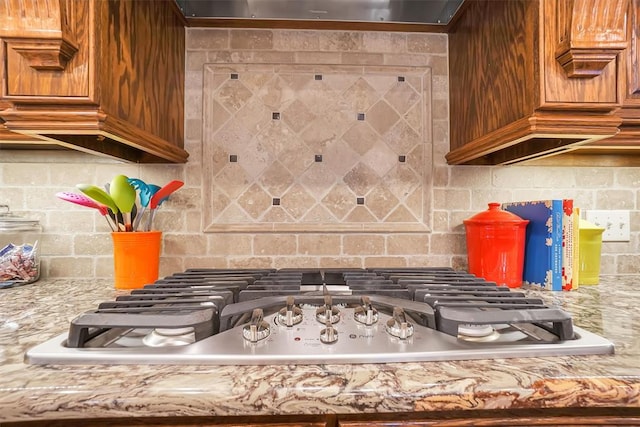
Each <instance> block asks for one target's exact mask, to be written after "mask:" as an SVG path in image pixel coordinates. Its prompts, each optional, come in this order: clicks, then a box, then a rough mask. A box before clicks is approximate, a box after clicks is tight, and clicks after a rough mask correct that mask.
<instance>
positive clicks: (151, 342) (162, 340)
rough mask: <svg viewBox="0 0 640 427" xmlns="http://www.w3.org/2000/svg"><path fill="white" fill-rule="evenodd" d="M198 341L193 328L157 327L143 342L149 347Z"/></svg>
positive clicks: (171, 345)
mask: <svg viewBox="0 0 640 427" xmlns="http://www.w3.org/2000/svg"><path fill="white" fill-rule="evenodd" d="M195 341H196V338H195V335H194V333H193V328H155V329H154V330H153V331H151V332H150V333H149V334H147V335H146V336H145V337H144V338H142V342H143V343H144V345H146V346H148V347H173V346H179V345H188V344H192V343H194V342H195Z"/></svg>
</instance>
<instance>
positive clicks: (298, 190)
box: [281, 185, 316, 221]
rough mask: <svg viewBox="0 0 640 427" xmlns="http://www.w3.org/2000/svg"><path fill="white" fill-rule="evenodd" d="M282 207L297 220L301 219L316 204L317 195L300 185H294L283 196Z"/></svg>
mask: <svg viewBox="0 0 640 427" xmlns="http://www.w3.org/2000/svg"><path fill="white" fill-rule="evenodd" d="M281 202H282V207H283V209H285V210H286V211H287V212H288V213H289V215H291V216H292V217H293V218H294V219H295V220H296V221H301V220H302V218H304V217H305V216H306V214H307V213H308V212H309V210H310V209H312V208H313V207H314V206H315V204H316V199H315V197H314V196H313V195H312V194H310V193H309V192H308V191H307V190H306V189H305V188H303V187H302V186H300V185H294V186H292V187H291V188H290V189H288V190H287V192H286V193H284V194H283V196H282V200H281Z"/></svg>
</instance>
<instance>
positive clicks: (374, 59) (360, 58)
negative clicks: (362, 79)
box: [340, 52, 384, 65]
mask: <svg viewBox="0 0 640 427" xmlns="http://www.w3.org/2000/svg"><path fill="white" fill-rule="evenodd" d="M383 61H384V55H383V54H381V53H352V52H346V53H342V54H341V55H340V63H342V64H348V65H356V64H357V65H377V64H381V63H382V62H383Z"/></svg>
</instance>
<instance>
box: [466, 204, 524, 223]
mask: <svg viewBox="0 0 640 427" xmlns="http://www.w3.org/2000/svg"><path fill="white" fill-rule="evenodd" d="M463 222H464V223H465V224H527V223H528V222H529V221H528V220H526V219H522V218H520V217H519V216H518V215H516V214H514V213H511V212H508V211H503V210H502V209H500V203H496V202H492V203H489V209H488V210H486V211H482V212H480V213H477V214H475V215H474V216H472V217H471V218H469V219H465V220H464V221H463Z"/></svg>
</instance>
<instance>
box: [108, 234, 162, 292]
mask: <svg viewBox="0 0 640 427" xmlns="http://www.w3.org/2000/svg"><path fill="white" fill-rule="evenodd" d="M111 237H112V239H113V267H114V279H115V287H116V289H137V288H142V287H143V286H144V285H146V284H150V283H153V282H155V281H156V280H158V270H159V266H160V244H161V240H162V232H161V231H136V232H114V233H111Z"/></svg>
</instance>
